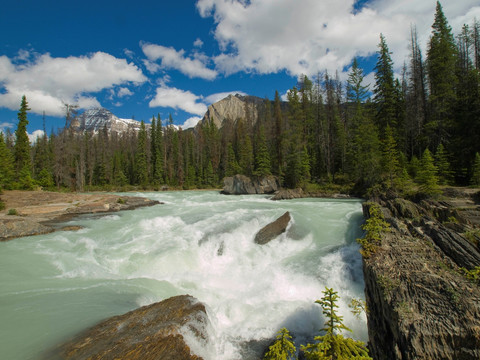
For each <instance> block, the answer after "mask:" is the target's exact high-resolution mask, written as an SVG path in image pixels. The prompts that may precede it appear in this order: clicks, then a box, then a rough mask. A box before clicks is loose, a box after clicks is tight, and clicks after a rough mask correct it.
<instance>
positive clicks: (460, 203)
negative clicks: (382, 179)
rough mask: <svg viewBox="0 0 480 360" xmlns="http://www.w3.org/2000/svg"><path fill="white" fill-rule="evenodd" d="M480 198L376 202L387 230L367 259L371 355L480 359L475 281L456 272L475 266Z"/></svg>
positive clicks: (465, 193)
mask: <svg viewBox="0 0 480 360" xmlns="http://www.w3.org/2000/svg"><path fill="white" fill-rule="evenodd" d="M479 195H480V194H479V193H476V194H475V193H473V192H472V191H470V190H469V189H467V190H461V191H460V190H456V189H451V190H449V191H447V192H446V193H445V194H444V200H442V201H433V200H422V201H420V202H416V203H414V202H411V201H408V200H405V199H401V198H393V199H377V200H375V202H376V203H377V204H379V205H380V206H381V208H380V209H381V211H382V213H383V215H384V218H385V220H386V221H387V222H388V223H389V224H390V231H389V232H384V233H383V234H382V240H381V244H379V246H378V248H377V249H376V251H375V252H374V253H373V254H371V255H370V256H367V257H364V278H365V288H366V289H365V293H366V301H367V307H368V309H369V311H368V315H367V318H368V331H369V337H370V344H369V346H370V350H371V355H372V356H373V358H374V359H376V360H383V359H388V360H395V359H398V360H400V359H401V360H413V359H416V360H418V359H425V360H426V359H451V360H459V359H464V360H470V359H471V360H473V359H480V285H479V284H478V283H474V282H473V281H472V280H469V279H467V277H466V276H465V274H464V271H463V270H462V269H461V268H466V269H473V268H474V267H476V266H480V232H479V231H480V230H479V229H480V199H479ZM371 205H372V203H371V202H368V203H365V205H364V213H365V216H366V217H368V216H369V207H370V206H371Z"/></svg>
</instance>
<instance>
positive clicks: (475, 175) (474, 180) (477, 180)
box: [470, 152, 480, 186]
mask: <svg viewBox="0 0 480 360" xmlns="http://www.w3.org/2000/svg"><path fill="white" fill-rule="evenodd" d="M470 184H471V185H474V186H480V154H479V153H478V152H477V153H476V154H475V160H474V163H473V167H472V177H471V179H470Z"/></svg>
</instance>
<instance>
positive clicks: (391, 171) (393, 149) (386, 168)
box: [382, 125, 400, 188]
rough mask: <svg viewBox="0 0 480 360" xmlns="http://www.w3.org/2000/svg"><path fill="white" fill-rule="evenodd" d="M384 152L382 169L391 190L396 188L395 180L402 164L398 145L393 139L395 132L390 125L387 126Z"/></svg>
mask: <svg viewBox="0 0 480 360" xmlns="http://www.w3.org/2000/svg"><path fill="white" fill-rule="evenodd" d="M382 150H383V151H382V153H383V156H382V168H383V173H384V176H385V178H386V180H387V186H388V187H389V188H394V187H395V180H396V178H397V176H398V175H399V172H400V163H399V154H398V150H397V143H396V142H395V139H394V138H393V130H392V128H391V127H390V125H387V127H386V129H385V139H384V140H383V149H382Z"/></svg>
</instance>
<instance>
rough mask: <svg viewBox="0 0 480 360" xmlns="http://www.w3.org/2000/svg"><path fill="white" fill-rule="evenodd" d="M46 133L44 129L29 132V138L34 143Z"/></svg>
mask: <svg viewBox="0 0 480 360" xmlns="http://www.w3.org/2000/svg"><path fill="white" fill-rule="evenodd" d="M43 135H45V132H44V131H43V130H35V131H34V132H33V133H31V134H28V139H29V140H30V143H31V144H34V143H36V142H37V139H38V138H40V137H42V136H43Z"/></svg>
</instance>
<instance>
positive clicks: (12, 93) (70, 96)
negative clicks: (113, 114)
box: [0, 52, 146, 116]
mask: <svg viewBox="0 0 480 360" xmlns="http://www.w3.org/2000/svg"><path fill="white" fill-rule="evenodd" d="M145 81H146V78H145V76H144V75H143V73H142V71H141V70H140V69H139V68H138V67H137V66H135V65H133V64H131V63H127V61H126V60H125V59H118V58H116V57H114V56H112V55H109V54H106V53H104V52H96V53H94V54H91V55H89V56H81V57H74V56H70V57H67V58H54V57H51V56H50V54H48V53H47V54H44V55H40V56H38V57H36V58H35V59H34V60H32V61H30V62H27V63H25V64H21V65H18V64H15V63H14V62H12V61H11V60H10V59H9V58H8V57H6V56H0V89H1V88H3V90H4V92H3V93H2V94H0V106H3V107H7V108H9V109H12V110H15V109H18V108H19V106H20V101H21V98H22V95H25V96H26V97H27V101H28V103H29V106H30V108H31V110H32V111H33V112H35V113H38V114H40V113H42V112H43V111H45V113H47V114H48V115H54V116H62V115H63V112H64V110H63V109H64V106H63V104H64V103H70V104H77V105H78V106H79V107H80V108H90V107H98V106H100V103H99V102H98V100H97V99H96V98H95V97H94V96H92V95H90V93H95V92H99V91H101V90H103V89H109V88H111V87H113V86H116V85H122V84H127V83H133V84H140V83H143V82H145Z"/></svg>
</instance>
